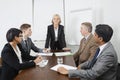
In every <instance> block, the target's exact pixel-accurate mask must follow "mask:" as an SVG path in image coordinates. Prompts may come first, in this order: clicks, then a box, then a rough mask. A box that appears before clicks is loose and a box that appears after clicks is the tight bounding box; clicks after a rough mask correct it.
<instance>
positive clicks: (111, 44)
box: [98, 42, 112, 57]
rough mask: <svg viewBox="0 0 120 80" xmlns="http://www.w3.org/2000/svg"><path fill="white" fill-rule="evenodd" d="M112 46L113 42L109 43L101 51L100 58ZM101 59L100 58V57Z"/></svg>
mask: <svg viewBox="0 0 120 80" xmlns="http://www.w3.org/2000/svg"><path fill="white" fill-rule="evenodd" d="M110 45H112V44H111V42H108V43H107V45H106V46H105V47H104V49H103V50H102V51H101V53H100V56H101V55H102V53H103V52H104V51H105V50H106V48H108V47H109V46H110ZM98 57H99V56H98Z"/></svg>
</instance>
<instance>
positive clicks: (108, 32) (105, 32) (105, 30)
mask: <svg viewBox="0 0 120 80" xmlns="http://www.w3.org/2000/svg"><path fill="white" fill-rule="evenodd" d="M95 32H96V34H97V35H98V36H99V37H102V38H103V41H104V42H108V41H110V39H111V37H112V35H113V29H112V28H111V27H110V26H109V25H107V24H99V25H97V26H96V29H95Z"/></svg>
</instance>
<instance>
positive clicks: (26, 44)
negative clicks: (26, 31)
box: [25, 40, 28, 49]
mask: <svg viewBox="0 0 120 80" xmlns="http://www.w3.org/2000/svg"><path fill="white" fill-rule="evenodd" d="M25 46H26V48H27V49H28V43H27V40H25Z"/></svg>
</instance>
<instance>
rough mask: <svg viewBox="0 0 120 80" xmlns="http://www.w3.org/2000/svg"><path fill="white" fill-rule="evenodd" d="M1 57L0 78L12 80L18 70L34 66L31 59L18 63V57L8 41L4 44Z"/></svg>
mask: <svg viewBox="0 0 120 80" xmlns="http://www.w3.org/2000/svg"><path fill="white" fill-rule="evenodd" d="M1 57H2V73H1V79H0V80H13V79H14V78H15V76H16V75H17V74H18V72H19V71H20V70H22V69H26V68H30V67H33V66H35V63H34V62H33V61H31V62H24V63H19V59H18V57H17V55H16V53H15V51H14V50H13V48H12V46H11V45H10V44H9V43H8V44H6V45H5V46H4V48H3V50H2V54H1Z"/></svg>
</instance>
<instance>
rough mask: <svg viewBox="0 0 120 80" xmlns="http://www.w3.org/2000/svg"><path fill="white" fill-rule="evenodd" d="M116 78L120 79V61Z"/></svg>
mask: <svg viewBox="0 0 120 80" xmlns="http://www.w3.org/2000/svg"><path fill="white" fill-rule="evenodd" d="M116 80H120V63H118V69H117V79H116Z"/></svg>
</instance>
